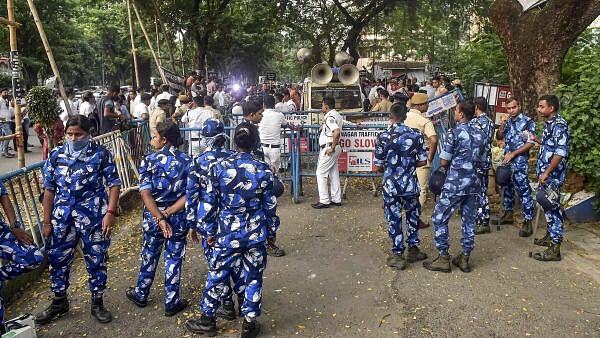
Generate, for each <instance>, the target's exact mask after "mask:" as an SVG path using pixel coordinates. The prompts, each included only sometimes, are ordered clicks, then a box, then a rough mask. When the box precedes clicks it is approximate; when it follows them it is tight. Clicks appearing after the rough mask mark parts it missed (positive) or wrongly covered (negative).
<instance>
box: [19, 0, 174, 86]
mask: <svg viewBox="0 0 600 338" xmlns="http://www.w3.org/2000/svg"><path fill="white" fill-rule="evenodd" d="M27 1H31V0H27ZM131 7H132V8H133V12H134V13H135V16H136V17H137V19H138V23H139V24H140V27H141V28H142V33H144V38H146V43H147V44H148V48H150V52H152V57H153V58H154V62H155V63H156V67H158V73H159V74H160V78H161V79H162V81H163V83H167V78H166V77H165V73H164V72H163V70H162V68H161V66H160V62H159V61H158V57H157V56H156V53H155V52H154V48H152V42H150V38H149V37H148V33H146V28H144V24H143V23H142V18H141V17H140V13H139V12H138V10H137V7H136V6H135V3H134V2H131Z"/></svg>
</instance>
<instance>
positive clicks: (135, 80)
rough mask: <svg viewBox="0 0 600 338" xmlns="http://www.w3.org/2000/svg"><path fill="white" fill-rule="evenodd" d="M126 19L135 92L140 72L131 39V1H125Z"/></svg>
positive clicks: (133, 42) (135, 50) (138, 85)
mask: <svg viewBox="0 0 600 338" xmlns="http://www.w3.org/2000/svg"><path fill="white" fill-rule="evenodd" d="M127 17H128V19H129V36H130V37H131V55H132V56H133V69H134V72H135V79H134V82H133V89H134V90H137V88H138V87H140V71H139V69H138V63H137V49H135V41H134V39H133V21H132V20H131V0H127Z"/></svg>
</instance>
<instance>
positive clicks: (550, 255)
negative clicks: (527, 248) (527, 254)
mask: <svg viewBox="0 0 600 338" xmlns="http://www.w3.org/2000/svg"><path fill="white" fill-rule="evenodd" d="M533 258H534V259H537V260H538V261H542V262H551V261H560V260H561V259H562V258H561V256H560V244H555V243H552V244H551V245H550V247H548V249H546V250H544V251H542V252H536V253H535V254H533Z"/></svg>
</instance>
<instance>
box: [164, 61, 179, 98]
mask: <svg viewBox="0 0 600 338" xmlns="http://www.w3.org/2000/svg"><path fill="white" fill-rule="evenodd" d="M160 68H161V69H162V71H163V74H165V79H166V80H167V84H168V85H169V89H170V90H169V91H170V92H171V94H174V95H177V94H179V93H180V92H182V91H185V79H184V78H183V77H182V76H179V75H177V74H175V73H173V72H172V71H170V70H167V69H165V68H163V67H160Z"/></svg>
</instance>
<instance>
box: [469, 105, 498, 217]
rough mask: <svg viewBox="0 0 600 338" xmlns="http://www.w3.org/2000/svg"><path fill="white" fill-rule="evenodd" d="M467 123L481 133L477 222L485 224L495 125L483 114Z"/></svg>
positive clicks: (487, 212) (488, 208)
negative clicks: (482, 146) (481, 150)
mask: <svg viewBox="0 0 600 338" xmlns="http://www.w3.org/2000/svg"><path fill="white" fill-rule="evenodd" d="M469 123H470V124H471V125H472V126H473V127H476V128H478V129H479V130H480V131H481V132H482V134H483V143H484V152H483V158H482V159H481V168H480V170H479V172H478V175H479V179H480V182H481V193H480V194H479V207H478V208H477V223H478V224H485V225H487V224H489V223H490V202H489V200H488V196H487V191H488V183H489V177H488V172H489V170H490V168H491V167H492V137H494V131H495V129H496V127H495V126H494V122H492V120H491V119H490V118H489V117H488V116H487V115H485V114H482V115H481V116H479V117H474V118H473V119H472V120H471V121H470V122H469Z"/></svg>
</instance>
